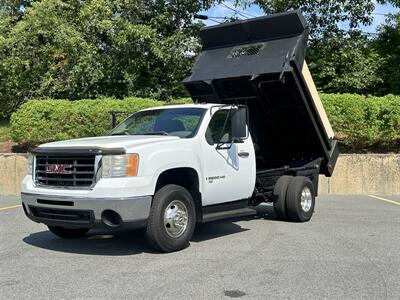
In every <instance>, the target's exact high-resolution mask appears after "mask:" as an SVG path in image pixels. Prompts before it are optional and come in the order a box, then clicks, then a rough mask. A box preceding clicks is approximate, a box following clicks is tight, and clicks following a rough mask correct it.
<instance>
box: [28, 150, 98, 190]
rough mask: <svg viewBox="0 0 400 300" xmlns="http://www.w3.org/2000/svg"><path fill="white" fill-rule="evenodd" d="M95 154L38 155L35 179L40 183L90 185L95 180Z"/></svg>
mask: <svg viewBox="0 0 400 300" xmlns="http://www.w3.org/2000/svg"><path fill="white" fill-rule="evenodd" d="M95 167H96V166H95V156H94V155H86V156H46V155H40V156H36V164H35V180H36V183H37V184H38V185H45V186H55V187H76V188H85V187H90V186H92V184H93V183H94V180H95V173H96V170H95Z"/></svg>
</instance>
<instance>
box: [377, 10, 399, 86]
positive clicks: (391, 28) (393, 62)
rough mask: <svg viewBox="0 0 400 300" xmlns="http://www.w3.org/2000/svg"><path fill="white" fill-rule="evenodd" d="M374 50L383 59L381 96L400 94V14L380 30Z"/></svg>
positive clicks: (380, 72) (380, 74)
mask: <svg viewBox="0 0 400 300" xmlns="http://www.w3.org/2000/svg"><path fill="white" fill-rule="evenodd" d="M378 33H379V34H378V37H377V38H376V39H375V41H374V42H373V46H374V48H376V51H377V52H378V53H379V55H380V56H382V58H383V63H382V65H381V67H380V69H379V74H378V76H380V77H382V78H383V82H382V84H380V86H379V88H378V90H377V92H378V93H379V94H387V93H395V94H400V13H399V14H397V15H394V16H391V17H390V18H389V19H388V20H387V22H386V24H384V25H382V26H381V27H380V28H379V30H378Z"/></svg>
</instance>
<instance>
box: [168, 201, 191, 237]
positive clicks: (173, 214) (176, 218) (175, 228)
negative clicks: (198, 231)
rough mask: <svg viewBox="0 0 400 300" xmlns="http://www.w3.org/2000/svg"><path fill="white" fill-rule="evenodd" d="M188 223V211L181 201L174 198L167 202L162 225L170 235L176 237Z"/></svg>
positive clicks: (183, 230)
mask: <svg viewBox="0 0 400 300" xmlns="http://www.w3.org/2000/svg"><path fill="white" fill-rule="evenodd" d="M187 225H188V211H187V208H186V205H185V204H183V202H182V201H179V200H174V201H172V202H171V203H169V204H168V206H167V208H166V209H165V213H164V227H165V230H166V232H167V234H168V235H169V236H170V237H173V238H178V237H180V236H181V235H182V234H183V233H184V232H185V230H186V227H187Z"/></svg>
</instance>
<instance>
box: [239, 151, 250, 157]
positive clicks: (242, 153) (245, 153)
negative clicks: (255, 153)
mask: <svg viewBox="0 0 400 300" xmlns="http://www.w3.org/2000/svg"><path fill="white" fill-rule="evenodd" d="M238 155H239V156H240V157H249V155H250V153H249V152H239V153H238Z"/></svg>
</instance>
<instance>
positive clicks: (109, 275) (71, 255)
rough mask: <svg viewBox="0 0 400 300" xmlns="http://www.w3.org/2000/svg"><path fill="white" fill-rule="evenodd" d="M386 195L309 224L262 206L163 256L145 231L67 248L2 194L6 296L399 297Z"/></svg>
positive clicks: (202, 229)
mask: <svg viewBox="0 0 400 300" xmlns="http://www.w3.org/2000/svg"><path fill="white" fill-rule="evenodd" d="M378 197H379V198H381V199H379V198H373V197H370V196H320V197H318V199H317V205H316V211H315V214H314V216H313V218H312V220H311V221H310V222H308V223H289V222H282V221H278V220H276V219H275V216H274V214H273V211H272V209H271V207H269V206H263V207H260V209H259V215H258V216H253V217H245V218H236V219H231V220H224V221H218V222H213V223H207V224H202V225H200V226H199V227H198V228H197V230H196V232H195V235H194V237H193V239H192V242H191V244H190V247H188V248H187V249H185V250H183V251H180V252H176V253H169V254H160V253H156V252H154V251H152V250H151V249H150V248H149V247H148V246H147V245H146V244H145V242H144V239H143V232H141V231H133V232H132V231H118V232H112V231H91V232H89V233H88V235H87V236H86V237H85V238H82V239H77V240H62V239H60V238H57V237H55V236H53V235H52V234H51V233H50V232H48V231H47V228H46V227H45V226H44V225H41V224H36V223H33V222H32V221H30V220H28V219H27V218H26V217H25V216H24V214H23V211H22V209H21V208H20V207H15V206H16V205H18V204H19V199H18V197H5V196H1V195H0V199H1V200H0V270H1V272H0V298H1V299H67V298H68V299H71V298H79V299H89V298H91V299H106V298H108V299H111V298H113V299H124V298H129V299H142V298H145V299H172V298H173V299H230V298H241V299H282V298H289V299H310V298H312V299H322V298H325V299H326V298H330V299H361V298H364V299H399V298H400V284H399V278H400V205H397V203H400V197H395V196H391V197H385V196H378ZM385 199H386V200H389V201H385ZM1 208H3V209H1Z"/></svg>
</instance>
